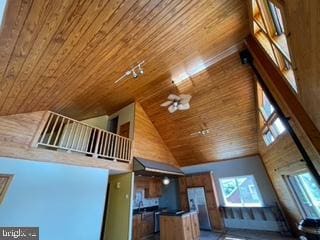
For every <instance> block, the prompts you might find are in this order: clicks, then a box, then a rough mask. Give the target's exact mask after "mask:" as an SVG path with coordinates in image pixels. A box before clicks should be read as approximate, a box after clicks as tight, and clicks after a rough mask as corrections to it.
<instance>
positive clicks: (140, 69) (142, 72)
mask: <svg viewBox="0 0 320 240" xmlns="http://www.w3.org/2000/svg"><path fill="white" fill-rule="evenodd" d="M138 67H139V72H140V75H143V74H144V71H143V69H142V68H141V64H139V66H138Z"/></svg>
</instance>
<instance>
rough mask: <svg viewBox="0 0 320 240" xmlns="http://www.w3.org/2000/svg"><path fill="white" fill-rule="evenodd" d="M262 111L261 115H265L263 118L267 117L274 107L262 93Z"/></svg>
mask: <svg viewBox="0 0 320 240" xmlns="http://www.w3.org/2000/svg"><path fill="white" fill-rule="evenodd" d="M261 110H262V113H263V116H264V117H265V119H268V118H269V117H270V116H271V114H272V113H273V112H274V108H273V106H272V105H271V103H270V102H269V99H268V98H267V96H266V95H265V94H264V93H263V96H262V109H261Z"/></svg>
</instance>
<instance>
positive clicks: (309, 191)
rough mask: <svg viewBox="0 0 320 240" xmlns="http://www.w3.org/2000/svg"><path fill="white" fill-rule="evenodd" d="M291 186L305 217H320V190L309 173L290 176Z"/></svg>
mask: <svg viewBox="0 0 320 240" xmlns="http://www.w3.org/2000/svg"><path fill="white" fill-rule="evenodd" d="M288 182H289V185H290V187H291V189H292V191H293V194H294V196H295V198H296V200H297V202H298V204H299V207H300V209H301V211H302V213H303V215H304V217H309V218H319V217H320V189H319V186H318V184H317V183H316V181H315V180H314V178H313V177H312V175H311V174H310V173H309V172H303V173H300V174H296V175H290V176H288Z"/></svg>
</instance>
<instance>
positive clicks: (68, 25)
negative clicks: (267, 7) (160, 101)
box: [0, 0, 249, 119]
mask: <svg viewBox="0 0 320 240" xmlns="http://www.w3.org/2000/svg"><path fill="white" fill-rule="evenodd" d="M248 32H249V27H248V16H247V6H246V2H245V1H243V0H206V1H205V0H203V1H198V0H177V1H176V0H175V1H171V0H61V1H52V0H33V1H32V0H15V1H10V0H9V1H8V3H7V10H6V13H5V17H4V20H3V24H2V28H1V33H0V73H1V77H0V115H7V114H14V113H20V112H30V111H37V110H46V109H49V110H53V111H57V112H60V113H64V114H66V115H68V116H71V117H75V118H78V119H82V118H86V117H91V116H97V115H101V114H104V113H107V114H110V113H112V112H114V111H115V110H118V109H119V108H120V107H123V106H125V105H126V104H128V103H129V102H132V101H133V100H135V99H137V98H143V97H144V96H147V95H149V94H151V93H153V92H154V90H155V89H154V88H161V87H162V84H163V83H164V82H167V81H170V76H171V74H172V73H173V72H174V71H176V70H177V69H180V68H181V67H182V68H183V67H184V66H186V65H188V64H193V63H195V64H196V62H197V61H198V62H204V63H210V61H211V60H212V59H214V58H215V57H216V56H217V55H218V54H219V53H220V52H222V51H224V50H225V49H228V48H230V46H234V45H236V44H238V43H239V42H242V40H243V39H244V37H245V36H246V35H247V34H248ZM142 60H144V61H145V65H144V70H145V75H144V76H142V77H140V78H138V79H137V80H133V79H129V80H127V81H124V82H122V83H120V84H114V81H115V80H117V79H118V78H119V77H120V76H122V75H123V74H124V72H125V71H126V70H128V69H129V68H130V67H132V66H133V65H134V64H136V63H138V62H140V61H142ZM150 86H152V87H150Z"/></svg>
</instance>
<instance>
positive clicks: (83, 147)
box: [81, 126, 90, 152]
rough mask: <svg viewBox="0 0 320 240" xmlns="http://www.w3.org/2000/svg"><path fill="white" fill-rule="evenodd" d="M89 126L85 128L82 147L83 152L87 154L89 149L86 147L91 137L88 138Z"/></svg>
mask: <svg viewBox="0 0 320 240" xmlns="http://www.w3.org/2000/svg"><path fill="white" fill-rule="evenodd" d="M88 128H89V127H88V126H85V129H86V130H85V131H84V136H83V141H82V145H81V151H83V152H86V150H87V149H85V146H86V145H87V142H88V139H89V137H90V136H89V137H88V136H87V135H88Z"/></svg>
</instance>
